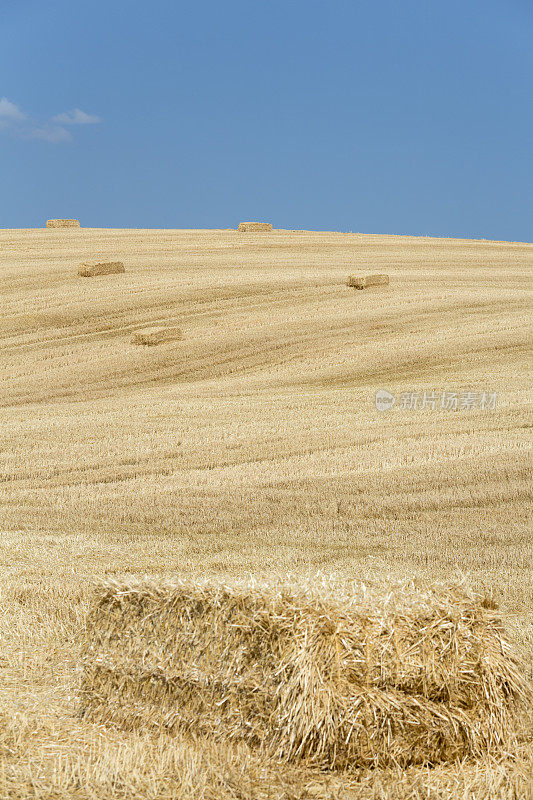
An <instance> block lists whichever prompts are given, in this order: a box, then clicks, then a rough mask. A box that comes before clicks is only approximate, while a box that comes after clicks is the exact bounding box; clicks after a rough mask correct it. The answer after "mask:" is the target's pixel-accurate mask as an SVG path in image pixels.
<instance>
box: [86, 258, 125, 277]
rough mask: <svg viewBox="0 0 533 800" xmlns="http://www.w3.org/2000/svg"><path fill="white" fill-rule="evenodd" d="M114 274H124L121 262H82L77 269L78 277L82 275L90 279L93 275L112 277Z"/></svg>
mask: <svg viewBox="0 0 533 800" xmlns="http://www.w3.org/2000/svg"><path fill="white" fill-rule="evenodd" d="M116 272H117V273H118V272H126V270H125V268H124V264H123V263H122V261H84V262H83V264H80V266H79V269H78V275H82V276H83V277H84V278H92V277H94V276H95V275H112V274H114V273H116Z"/></svg>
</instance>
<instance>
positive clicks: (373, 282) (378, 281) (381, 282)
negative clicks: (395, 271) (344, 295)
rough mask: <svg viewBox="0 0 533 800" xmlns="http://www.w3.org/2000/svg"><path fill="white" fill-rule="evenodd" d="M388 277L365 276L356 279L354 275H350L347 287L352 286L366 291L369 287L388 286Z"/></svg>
mask: <svg viewBox="0 0 533 800" xmlns="http://www.w3.org/2000/svg"><path fill="white" fill-rule="evenodd" d="M388 285H389V276H388V275H365V276H364V277H361V278H358V277H356V276H355V275H350V276H349V278H348V286H353V287H354V288H355V289H367V288H368V287H369V286H388Z"/></svg>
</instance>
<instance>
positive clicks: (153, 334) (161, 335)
mask: <svg viewBox="0 0 533 800" xmlns="http://www.w3.org/2000/svg"><path fill="white" fill-rule="evenodd" d="M178 339H183V333H182V331H181V328H177V327H176V326H175V325H167V326H166V327H153V328H144V329H143V330H141V331H135V333H134V334H133V336H132V338H131V341H132V344H144V345H154V344H161V342H174V341H177V340H178Z"/></svg>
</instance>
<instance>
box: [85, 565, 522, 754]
mask: <svg viewBox="0 0 533 800" xmlns="http://www.w3.org/2000/svg"><path fill="white" fill-rule="evenodd" d="M528 700H529V701H530V700H531V688H530V687H529V686H528V685H527V684H526V683H525V681H524V679H523V677H522V672H521V671H520V667H519V665H518V664H517V662H516V661H515V658H514V656H513V655H512V653H511V651H510V647H509V645H508V643H507V641H506V638H505V635H504V633H503V630H502V626H501V623H500V620H499V618H498V616H497V615H496V614H495V612H494V611H490V610H488V609H487V608H485V607H484V605H483V602H482V601H481V598H480V597H478V596H475V595H472V594H467V593H466V592H464V591H463V590H461V589H460V588H458V587H451V588H448V589H442V588H438V587H437V588H433V589H425V590H422V589H420V588H415V586H414V585H413V584H404V585H403V586H399V587H396V588H395V589H393V590H392V591H390V587H389V590H388V591H386V592H384V591H381V592H377V591H376V590H373V591H372V592H371V591H369V590H368V588H367V587H365V586H364V585H362V584H359V585H357V586H356V585H355V584H351V585H350V586H349V587H348V589H345V590H343V591H341V590H340V589H339V588H338V587H337V588H336V587H335V586H334V585H332V584H331V583H329V584H327V585H326V584H325V583H324V584H323V585H322V586H320V585H318V582H317V581H316V579H315V581H313V582H312V583H309V585H301V586H299V587H298V586H294V585H291V584H289V583H285V584H284V583H283V582H282V583H280V584H277V585H276V584H270V585H268V584H265V585H263V586H257V585H255V584H252V583H233V584H232V585H229V586H228V585H222V584H220V583H209V582H208V581H204V582H192V581H189V582H185V581H174V582H170V583H166V584H165V583H163V584H158V583H154V582H149V581H145V582H137V583H126V584H120V583H116V582H107V583H106V584H104V585H103V586H102V587H101V588H100V589H99V590H98V591H97V592H96V594H95V597H94V601H93V604H92V608H91V610H90V612H89V616H88V620H87V640H86V646H85V649H84V653H83V660H82V681H81V688H80V706H79V711H80V714H81V715H82V716H83V717H85V718H86V719H88V720H91V721H93V722H96V723H99V724H100V723H104V724H106V723H110V724H114V725H118V726H120V727H122V728H124V729H126V730H134V729H144V728H148V729H153V730H154V731H167V732H171V733H172V732H175V733H178V732H180V733H183V732H189V733H193V734H201V735H208V736H210V737H212V738H213V739H215V740H226V741H231V740H233V741H235V740H244V741H246V742H248V744H249V745H252V746H255V747H257V748H259V750H260V751H261V752H263V753H264V754H265V755H268V756H272V757H275V758H281V759H283V760H286V761H299V760H301V759H305V760H306V761H307V762H309V763H314V764H317V765H320V766H322V767H327V768H346V767H354V768H355V767H361V766H390V765H401V766H402V767H405V766H407V765H410V764H426V763H428V764H429V763H432V764H433V763H437V762H440V761H448V760H454V759H456V758H463V757H465V756H482V755H484V754H486V753H488V752H489V751H490V752H493V751H496V750H498V748H506V747H511V748H512V747H513V745H514V743H515V742H516V740H517V736H516V730H517V728H516V727H515V724H516V720H517V719H519V714H518V710H517V709H519V708H520V707H521V706H520V704H521V703H523V702H527V701H528Z"/></svg>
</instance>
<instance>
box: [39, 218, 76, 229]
mask: <svg viewBox="0 0 533 800" xmlns="http://www.w3.org/2000/svg"><path fill="white" fill-rule="evenodd" d="M46 227H47V228H79V227H80V223H79V221H78V220H77V219H47V220H46Z"/></svg>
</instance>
